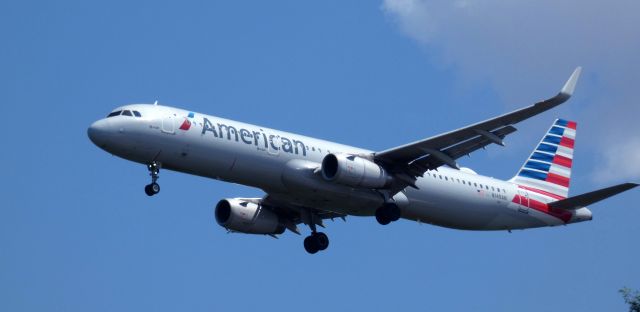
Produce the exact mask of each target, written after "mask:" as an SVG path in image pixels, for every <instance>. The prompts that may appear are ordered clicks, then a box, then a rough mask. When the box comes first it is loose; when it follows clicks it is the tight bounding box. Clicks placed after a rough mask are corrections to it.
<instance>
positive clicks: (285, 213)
mask: <svg viewBox="0 0 640 312" xmlns="http://www.w3.org/2000/svg"><path fill="white" fill-rule="evenodd" d="M259 202H260V203H261V204H262V205H264V206H266V207H268V208H269V209H271V210H272V211H274V212H275V213H276V214H278V215H279V216H280V217H281V220H282V221H283V222H284V225H285V226H286V228H287V229H288V230H290V231H291V232H294V233H296V234H300V231H299V229H298V226H297V225H298V224H300V223H304V224H306V225H310V224H311V223H313V224H314V225H318V226H321V227H324V222H323V220H326V219H331V220H332V221H333V219H335V218H340V219H342V220H343V221H346V219H345V218H346V216H347V215H346V214H341V213H336V212H332V211H328V210H320V209H313V208H310V207H305V206H300V205H296V204H293V203H292V202H293V201H292V200H290V199H289V198H288V197H287V196H286V195H284V197H283V195H280V194H278V195H276V196H273V195H266V196H265V197H264V198H262V199H261V200H259Z"/></svg>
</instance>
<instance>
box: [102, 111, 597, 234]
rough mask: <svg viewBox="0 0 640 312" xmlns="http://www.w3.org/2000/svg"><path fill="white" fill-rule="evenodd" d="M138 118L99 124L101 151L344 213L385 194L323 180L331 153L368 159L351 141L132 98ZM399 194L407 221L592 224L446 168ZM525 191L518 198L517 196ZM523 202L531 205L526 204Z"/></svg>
mask: <svg viewBox="0 0 640 312" xmlns="http://www.w3.org/2000/svg"><path fill="white" fill-rule="evenodd" d="M118 109H120V110H122V109H128V110H136V111H139V112H140V113H141V115H142V116H141V117H134V116H115V117H111V118H104V119H101V120H98V121H96V122H95V123H94V124H93V125H91V127H90V128H89V137H90V138H91V140H92V141H93V142H94V143H95V144H96V145H98V146H99V147H100V148H102V149H104V150H106V151H108V152H109V153H112V154H114V155H117V156H120V157H122V158H124V159H127V160H131V161H134V162H138V163H142V164H149V163H151V162H153V161H156V162H158V163H160V164H161V166H162V168H164V169H170V170H175V171H179V172H184V173H189V174H194V175H198V176H203V177H208V178H213V179H218V180H222V181H227V182H233V183H239V184H243V185H248V186H252V187H256V188H260V189H262V190H263V191H265V192H266V193H268V194H269V196H271V197H273V198H276V199H279V200H281V201H286V202H288V203H290V204H292V205H296V206H301V207H310V208H313V209H320V210H325V211H332V212H336V213H340V214H347V215H356V216H372V215H374V212H375V209H376V208H377V207H379V206H380V205H382V204H383V202H384V200H385V198H384V196H383V195H382V194H381V193H380V192H379V191H377V190H371V189H360V188H351V187H348V186H344V185H339V184H334V183H332V182H328V181H325V180H324V179H323V178H322V176H321V175H319V174H318V173H317V172H318V171H317V170H316V169H317V168H318V167H319V166H320V164H321V162H322V159H323V157H324V156H325V155H327V154H328V153H345V154H353V155H371V154H372V153H373V152H372V151H369V150H366V149H361V148H356V147H352V146H347V145H342V144H337V143H333V142H329V141H324V140H320V139H315V138H311V137H307V136H302V135H297V134H293V133H288V132H284V131H279V130H275V129H269V128H266V127H260V126H256V125H251V124H246V123H242V122H237V121H233V120H228V119H224V118H220V117H215V116H210V115H204V114H200V113H193V112H190V111H186V110H183V109H179V108H173V107H167V106H160V105H150V104H135V105H127V106H124V107H121V108H118ZM416 186H417V189H416V188H412V187H407V188H406V189H405V190H403V191H402V192H400V193H398V194H396V195H395V196H394V197H393V199H394V200H395V202H396V203H398V205H399V206H400V208H401V210H402V217H403V218H405V219H409V220H415V221H418V222H423V223H430V224H435V225H440V226H445V227H450V228H458V229H468V230H511V229H523V228H532V227H541V226H555V225H562V224H567V223H573V222H580V221H586V220H591V212H590V211H589V210H588V209H587V208H581V209H578V210H575V211H572V212H570V213H569V215H564V216H559V215H557V214H554V213H548V212H544V211H541V210H540V209H533V208H530V207H532V204H533V203H534V202H535V203H543V204H544V203H548V202H550V201H553V200H554V199H553V198H551V197H549V196H546V195H544V194H540V193H537V192H531V191H529V190H527V189H525V188H522V187H519V186H518V185H516V184H514V183H511V182H508V181H502V180H498V179H493V178H490V177H486V176H481V175H478V174H475V173H474V172H473V171H471V170H469V169H463V170H454V169H451V168H448V167H445V166H443V167H440V168H439V169H438V170H437V171H428V172H427V173H426V174H425V175H424V176H423V177H421V178H418V180H417V182H416ZM518 195H519V196H518ZM523 201H526V202H523Z"/></svg>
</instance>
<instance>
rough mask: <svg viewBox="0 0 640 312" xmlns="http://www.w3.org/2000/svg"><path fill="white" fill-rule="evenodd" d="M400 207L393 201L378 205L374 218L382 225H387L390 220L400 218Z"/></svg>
mask: <svg viewBox="0 0 640 312" xmlns="http://www.w3.org/2000/svg"><path fill="white" fill-rule="evenodd" d="M400 214H401V212H400V208H399V207H398V205H396V204H394V203H388V204H384V205H382V206H380V207H379V208H378V209H376V220H377V221H378V223H380V224H382V225H387V224H389V223H391V222H394V221H398V220H399V219H400Z"/></svg>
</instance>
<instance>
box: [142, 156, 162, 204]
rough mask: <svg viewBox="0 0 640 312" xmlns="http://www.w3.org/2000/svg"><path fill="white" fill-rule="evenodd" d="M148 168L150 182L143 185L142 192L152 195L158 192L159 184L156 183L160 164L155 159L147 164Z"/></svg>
mask: <svg viewBox="0 0 640 312" xmlns="http://www.w3.org/2000/svg"><path fill="white" fill-rule="evenodd" d="M147 169H149V175H150V176H151V183H150V184H147V185H145V187H144V192H145V193H146V194H147V196H153V195H156V194H158V193H160V184H158V183H157V181H158V178H159V176H158V175H159V173H160V165H159V164H158V163H156V162H155V161H154V162H152V163H151V164H149V165H147Z"/></svg>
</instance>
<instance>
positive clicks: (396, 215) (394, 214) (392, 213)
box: [387, 204, 402, 222]
mask: <svg viewBox="0 0 640 312" xmlns="http://www.w3.org/2000/svg"><path fill="white" fill-rule="evenodd" d="M387 209H389V217H390V219H391V221H394V222H395V221H398V220H400V216H401V215H402V211H400V207H398V205H396V204H389V205H387Z"/></svg>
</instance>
